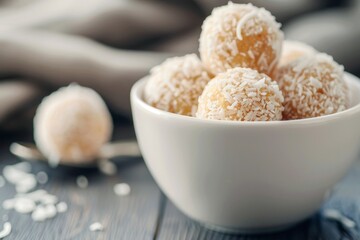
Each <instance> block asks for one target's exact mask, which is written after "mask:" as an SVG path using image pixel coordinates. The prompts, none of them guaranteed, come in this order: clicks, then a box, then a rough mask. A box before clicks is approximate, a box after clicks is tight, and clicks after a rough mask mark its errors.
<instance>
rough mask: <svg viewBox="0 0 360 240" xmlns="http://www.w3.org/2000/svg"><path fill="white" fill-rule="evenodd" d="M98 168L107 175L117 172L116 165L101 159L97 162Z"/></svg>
mask: <svg viewBox="0 0 360 240" xmlns="http://www.w3.org/2000/svg"><path fill="white" fill-rule="evenodd" d="M99 170H100V171H101V172H102V173H104V174H105V175H108V176H113V175H115V174H116V173H117V167H116V165H115V164H114V163H113V162H111V161H102V162H100V164H99Z"/></svg>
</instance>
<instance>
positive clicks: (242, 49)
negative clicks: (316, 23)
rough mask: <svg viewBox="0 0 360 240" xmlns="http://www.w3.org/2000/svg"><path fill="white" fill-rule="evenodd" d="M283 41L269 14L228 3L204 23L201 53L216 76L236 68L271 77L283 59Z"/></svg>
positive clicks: (275, 23) (242, 5) (205, 62)
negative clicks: (251, 70)
mask: <svg viewBox="0 0 360 240" xmlns="http://www.w3.org/2000/svg"><path fill="white" fill-rule="evenodd" d="M282 41H283V33H282V31H281V30H280V24H279V23H277V22H276V21H275V18H274V17H273V16H272V15H271V13H270V12H268V11H267V10H265V9H264V8H257V7H255V6H253V5H252V4H235V3H231V2H229V4H228V5H226V6H222V7H218V8H215V9H214V10H213V12H212V14H211V15H210V16H209V17H207V18H206V20H205V21H204V23H203V25H202V32H201V35H200V48H199V51H200V56H201V60H202V61H203V63H204V65H205V66H206V67H207V68H208V69H209V70H210V71H211V72H212V73H213V74H215V75H216V74H218V73H221V72H224V71H226V70H227V69H231V68H234V67H245V68H252V69H255V70H257V71H258V72H261V73H266V74H270V73H271V72H272V70H273V69H274V67H275V66H276V64H277V62H278V60H279V58H280V54H281V48H282Z"/></svg>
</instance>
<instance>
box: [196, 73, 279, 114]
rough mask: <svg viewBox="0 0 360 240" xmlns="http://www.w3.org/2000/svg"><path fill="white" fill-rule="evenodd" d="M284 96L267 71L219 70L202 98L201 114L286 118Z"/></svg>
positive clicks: (199, 109)
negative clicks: (284, 115) (283, 116)
mask: <svg viewBox="0 0 360 240" xmlns="http://www.w3.org/2000/svg"><path fill="white" fill-rule="evenodd" d="M283 101H284V97H283V95H282V93H281V91H280V89H279V86H278V84H277V83H276V82H275V81H272V80H271V78H270V77H268V76H267V75H266V74H263V73H259V72H257V71H256V70H253V69H249V68H240V67H238V68H233V69H229V70H227V71H226V72H224V73H220V74H218V75H217V76H216V77H215V78H214V79H213V80H211V81H210V82H209V83H208V85H207V86H206V87H205V89H204V91H203V93H202V94H201V96H200V98H199V108H198V111H197V113H196V117H197V118H201V119H213V120H231V121H276V120H281V119H282V111H283V110H284V107H283V105H282V103H283Z"/></svg>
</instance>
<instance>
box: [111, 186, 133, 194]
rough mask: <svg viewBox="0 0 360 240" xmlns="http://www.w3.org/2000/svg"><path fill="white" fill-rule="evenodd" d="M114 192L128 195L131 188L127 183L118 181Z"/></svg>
mask: <svg viewBox="0 0 360 240" xmlns="http://www.w3.org/2000/svg"><path fill="white" fill-rule="evenodd" d="M114 192H115V194H116V195H118V196H127V195H129V194H130V192H131V188H130V186H129V184H127V183H118V184H116V185H115V186H114Z"/></svg>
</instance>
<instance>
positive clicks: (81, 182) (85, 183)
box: [76, 175, 89, 188]
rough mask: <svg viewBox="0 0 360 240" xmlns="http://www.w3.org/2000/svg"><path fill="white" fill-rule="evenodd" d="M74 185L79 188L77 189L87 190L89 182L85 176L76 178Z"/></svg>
mask: <svg viewBox="0 0 360 240" xmlns="http://www.w3.org/2000/svg"><path fill="white" fill-rule="evenodd" d="M76 184H77V185H78V186H79V188H87V187H88V185H89V181H88V179H87V178H86V177H85V176H83V175H81V176H78V177H77V178H76Z"/></svg>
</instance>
